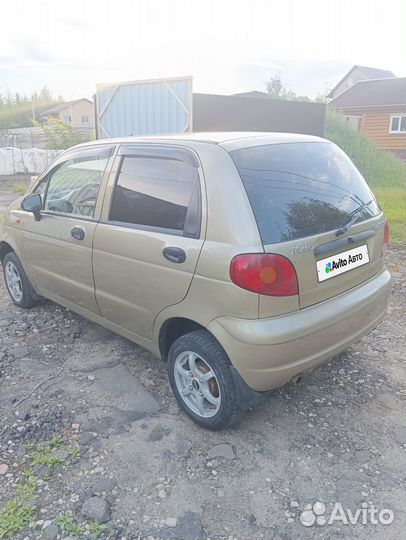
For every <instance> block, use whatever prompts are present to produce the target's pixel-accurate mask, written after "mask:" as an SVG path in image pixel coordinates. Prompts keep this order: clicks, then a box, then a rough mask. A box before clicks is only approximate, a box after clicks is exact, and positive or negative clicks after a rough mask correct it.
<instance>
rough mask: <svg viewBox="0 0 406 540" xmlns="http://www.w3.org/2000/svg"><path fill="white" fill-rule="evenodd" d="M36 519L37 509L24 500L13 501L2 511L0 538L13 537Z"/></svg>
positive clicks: (0, 515)
mask: <svg viewBox="0 0 406 540" xmlns="http://www.w3.org/2000/svg"><path fill="white" fill-rule="evenodd" d="M34 517H35V509H34V508H33V506H31V505H30V504H29V503H28V502H26V501H25V500H24V499H11V501H8V503H6V505H5V506H4V507H3V508H2V509H1V511H0V538H6V537H7V536H8V537H11V536H12V535H15V534H17V533H18V532H20V531H21V530H22V529H23V528H24V527H26V526H27V525H28V524H29V523H30V522H31V521H32V520H33V519H34Z"/></svg>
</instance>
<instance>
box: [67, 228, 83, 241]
mask: <svg viewBox="0 0 406 540" xmlns="http://www.w3.org/2000/svg"><path fill="white" fill-rule="evenodd" d="M70 233H71V235H72V236H73V238H76V240H83V238H84V237H85V235H86V231H85V229H84V228H83V227H73V228H72V229H71V230H70Z"/></svg>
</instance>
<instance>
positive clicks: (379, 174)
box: [325, 112, 406, 244]
mask: <svg viewBox="0 0 406 540" xmlns="http://www.w3.org/2000/svg"><path fill="white" fill-rule="evenodd" d="M325 137H326V139H329V140H331V141H332V142H334V143H335V144H337V145H338V146H339V147H340V148H342V149H343V150H344V152H345V153H346V154H348V156H349V157H350V158H351V159H352V161H353V162H354V164H355V165H356V167H357V168H358V169H359V171H360V172H361V174H362V175H363V176H364V178H365V180H366V181H367V182H368V184H369V185H370V186H371V188H372V189H373V191H374V193H375V195H376V197H377V199H378V201H379V203H380V205H381V206H382V208H383V210H384V212H385V214H386V216H387V218H388V220H389V223H390V229H391V243H392V244H404V242H405V238H406V191H405V187H406V186H405V165H404V164H403V163H402V162H401V161H399V160H398V159H397V158H395V157H394V156H392V155H391V154H390V153H389V152H386V151H385V150H380V149H379V148H377V147H376V146H375V145H374V143H373V142H372V141H370V140H369V139H368V137H366V136H365V135H364V134H363V133H360V132H359V131H356V130H355V129H353V128H352V127H351V126H349V125H348V124H347V123H346V122H345V121H344V120H343V119H342V118H341V117H340V116H338V115H337V114H335V113H332V112H328V113H327V116H326V126H325Z"/></svg>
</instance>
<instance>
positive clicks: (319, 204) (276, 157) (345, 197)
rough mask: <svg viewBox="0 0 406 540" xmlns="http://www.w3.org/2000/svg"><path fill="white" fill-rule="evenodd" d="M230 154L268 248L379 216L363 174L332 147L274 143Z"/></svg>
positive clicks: (320, 143)
mask: <svg viewBox="0 0 406 540" xmlns="http://www.w3.org/2000/svg"><path fill="white" fill-rule="evenodd" d="M230 155H231V157H232V159H233V161H234V163H235V165H236V167H237V169H238V172H239V174H240V176H241V179H242V181H243V184H244V187H245V189H246V191H247V194H248V198H249V200H250V203H251V206H252V210H253V212H254V215H255V219H256V221H257V223H258V228H259V232H260V234H261V238H262V242H263V243H264V244H273V243H278V242H284V241H287V240H295V239H298V238H304V237H306V236H311V235H314V234H320V233H324V232H328V231H333V230H336V229H337V228H339V227H340V226H342V225H343V224H345V223H347V222H348V221H350V220H351V219H352V218H353V216H354V215H357V220H356V221H357V222H360V221H364V220H366V219H369V218H371V217H373V216H376V215H378V214H379V213H380V208H379V206H378V204H377V202H376V200H375V197H374V196H373V194H372V192H371V190H370V189H369V187H368V185H367V184H366V182H365V180H364V179H363V177H362V176H361V174H360V173H359V171H358V170H357V169H356V167H355V166H354V165H353V163H352V162H351V160H350V159H349V158H348V156H347V155H346V154H345V153H344V152H343V151H342V150H340V149H339V148H338V147H337V146H336V145H334V144H332V143H329V142H304V143H284V144H270V145H265V146H254V147H250V148H242V149H239V150H234V151H232V152H230ZM371 199H372V201H371ZM370 201H371V202H370ZM367 203H368V204H367ZM362 205H365V206H364V207H362ZM359 208H361V209H360V211H359V212H358V213H356V214H355V211H356V210H357V209H359Z"/></svg>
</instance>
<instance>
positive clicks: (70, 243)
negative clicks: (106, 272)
mask: <svg viewBox="0 0 406 540" xmlns="http://www.w3.org/2000/svg"><path fill="white" fill-rule="evenodd" d="M113 151H114V146H111V145H109V146H105V145H100V146H94V147H82V148H79V149H76V150H72V151H70V152H67V153H65V154H64V155H63V157H61V158H60V159H59V160H58V161H57V163H56V164H55V166H54V167H52V169H51V170H50V171H49V172H48V173H47V174H46V175H45V176H44V177H43V178H42V179H41V180H40V181H39V183H38V184H37V186H36V188H35V189H34V191H33V192H38V193H40V194H41V196H42V204H43V209H42V211H41V219H40V220H39V221H37V220H36V219H35V218H34V216H33V214H31V213H29V212H24V211H22V212H21V222H22V230H23V249H24V259H25V261H26V265H27V272H28V275H29V276H30V278H31V280H32V282H33V284H34V287H35V288H36V290H37V291H38V293H39V294H42V295H44V296H46V297H48V298H51V299H54V300H55V301H62V303H68V305H69V304H72V307H74V306H79V307H81V308H84V309H86V310H89V311H92V312H94V313H99V311H98V308H97V303H96V300H95V296H94V281H93V271H92V243H93V235H94V231H95V228H96V223H97V220H98V219H99V217H100V211H101V206H102V195H103V193H104V188H105V185H103V184H104V182H103V181H104V179H105V180H107V176H105V174H107V171H108V170H109V162H110V163H111V161H110V159H111V156H112V154H113Z"/></svg>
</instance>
